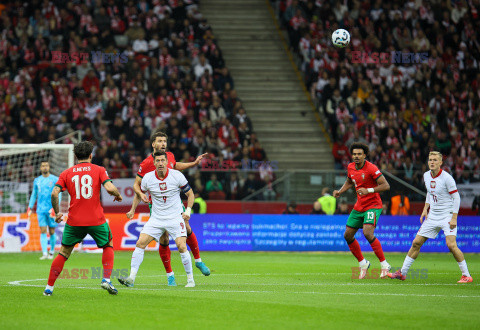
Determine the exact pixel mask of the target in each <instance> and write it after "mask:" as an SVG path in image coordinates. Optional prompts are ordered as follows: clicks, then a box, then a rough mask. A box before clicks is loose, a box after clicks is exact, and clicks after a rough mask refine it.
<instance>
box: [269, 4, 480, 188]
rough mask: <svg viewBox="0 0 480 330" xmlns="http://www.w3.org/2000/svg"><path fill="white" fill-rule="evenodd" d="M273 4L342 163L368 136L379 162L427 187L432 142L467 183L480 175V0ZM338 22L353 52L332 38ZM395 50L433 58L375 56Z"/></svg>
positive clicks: (446, 164) (448, 166)
mask: <svg viewBox="0 0 480 330" xmlns="http://www.w3.org/2000/svg"><path fill="white" fill-rule="evenodd" d="M273 3H274V5H275V6H276V8H277V13H278V15H279V19H280V21H281V22H282V26H283V27H284V28H285V29H286V30H287V32H288V36H289V42H290V47H291V49H292V50H293V51H294V52H296V53H297V55H298V57H299V59H300V62H301V69H302V71H303V72H304V77H305V83H306V85H307V87H308V88H309V90H310V91H311V95H312V98H313V99H314V100H315V102H316V104H317V106H318V111H319V112H320V113H321V114H323V116H324V118H326V122H327V123H328V125H326V126H327V127H328V130H329V133H330V134H331V137H332V139H333V141H334V147H333V155H334V158H335V163H336V168H338V169H342V168H345V167H346V165H347V164H348V162H349V161H350V160H349V152H348V146H349V145H350V144H351V143H352V142H354V141H360V142H364V143H366V144H368V145H369V146H370V150H371V151H370V155H369V159H370V160H371V161H373V162H375V163H376V164H378V165H379V167H381V168H382V169H388V170H389V171H391V172H392V173H397V174H398V175H399V176H400V177H402V178H403V179H404V180H406V181H407V182H409V183H411V184H413V185H416V186H419V187H421V186H423V180H422V178H421V175H422V173H423V172H424V171H425V170H426V158H427V155H428V152H429V151H430V150H432V149H435V150H438V151H441V152H442V154H444V157H445V159H444V168H446V169H447V170H448V171H449V172H450V173H451V174H452V175H453V176H454V177H455V179H456V181H457V183H470V182H479V181H480V161H479V156H480V136H479V130H480V102H479V100H480V70H479V63H478V61H479V59H480V44H479V41H480V38H479V31H480V18H479V13H480V1H478V0H471V1H464V0H454V1H450V0H432V1H427V0H410V1H381V0H371V1H367V0H366V1H357V0H353V1H352V0H348V1H339V0H335V1H328V0H277V1H273ZM337 28H344V29H346V30H348V31H349V32H350V34H351V42H350V45H349V47H348V48H346V49H345V50H342V49H338V48H335V47H334V46H333V45H332V42H331V39H330V37H331V33H332V32H333V31H335V30H336V29H337ZM394 52H401V53H404V54H405V53H409V54H412V53H413V54H416V56H417V58H422V56H423V59H424V61H423V62H422V63H418V62H419V61H416V63H412V61H408V60H405V61H403V60H401V61H400V62H401V63H398V62H397V61H396V60H395V62H396V63H393V62H394V61H393V60H392V58H394V56H393V55H392V56H391V57H390V60H384V61H378V60H377V61H376V62H375V60H374V56H372V54H377V56H379V57H380V58H382V53H387V56H388V55H390V54H393V53H394ZM383 56H385V55H383ZM410 58H411V56H410ZM377 59H378V57H377ZM382 62H386V63H382ZM402 62H403V63H402ZM407 62H410V63H407ZM422 188H423V187H422Z"/></svg>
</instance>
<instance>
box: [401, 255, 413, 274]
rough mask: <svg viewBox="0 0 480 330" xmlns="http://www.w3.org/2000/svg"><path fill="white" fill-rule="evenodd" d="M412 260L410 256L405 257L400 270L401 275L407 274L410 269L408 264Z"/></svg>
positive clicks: (410, 263)
mask: <svg viewBox="0 0 480 330" xmlns="http://www.w3.org/2000/svg"><path fill="white" fill-rule="evenodd" d="M414 261H415V259H413V258H410V257H409V256H406V257H405V261H404V262H403V266H402V270H401V272H402V275H403V276H407V274H408V270H409V269H410V266H411V265H412V264H413V262H414Z"/></svg>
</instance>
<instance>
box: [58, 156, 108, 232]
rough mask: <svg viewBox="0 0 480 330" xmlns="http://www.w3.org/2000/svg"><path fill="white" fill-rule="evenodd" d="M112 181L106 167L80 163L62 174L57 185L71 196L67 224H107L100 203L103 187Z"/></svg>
mask: <svg viewBox="0 0 480 330" xmlns="http://www.w3.org/2000/svg"><path fill="white" fill-rule="evenodd" d="M109 181H112V180H111V179H110V178H109V177H108V174H107V171H106V170H105V168H104V167H102V166H98V165H95V164H92V163H79V164H77V165H75V166H73V167H70V168H69V169H67V170H65V171H63V172H62V174H60V177H59V179H58V181H57V183H56V184H55V185H56V186H58V187H60V189H61V190H62V191H64V190H68V193H69V194H70V197H71V198H70V199H71V201H70V207H69V209H68V220H67V224H68V225H70V226H98V225H101V224H103V223H105V215H104V214H103V207H102V205H101V203H100V190H101V187H102V185H104V184H105V183H107V182H109Z"/></svg>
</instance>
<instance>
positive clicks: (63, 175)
mask: <svg viewBox="0 0 480 330" xmlns="http://www.w3.org/2000/svg"><path fill="white" fill-rule="evenodd" d="M66 176H67V175H66V171H63V172H62V173H61V174H60V176H59V177H58V180H57V183H55V186H57V187H59V188H60V189H62V191H64V190H65V189H67V182H66V180H65V178H66Z"/></svg>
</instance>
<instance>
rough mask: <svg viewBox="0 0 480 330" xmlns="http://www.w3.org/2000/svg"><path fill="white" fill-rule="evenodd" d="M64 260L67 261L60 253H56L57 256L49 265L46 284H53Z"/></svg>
mask: <svg viewBox="0 0 480 330" xmlns="http://www.w3.org/2000/svg"><path fill="white" fill-rule="evenodd" d="M65 261H67V258H65V257H64V256H62V255H61V254H57V256H56V257H55V259H54V260H53V262H52V266H51V267H50V275H48V285H50V286H54V285H55V281H56V280H57V277H58V275H60V273H61V272H62V269H63V266H64V265H65Z"/></svg>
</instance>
